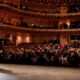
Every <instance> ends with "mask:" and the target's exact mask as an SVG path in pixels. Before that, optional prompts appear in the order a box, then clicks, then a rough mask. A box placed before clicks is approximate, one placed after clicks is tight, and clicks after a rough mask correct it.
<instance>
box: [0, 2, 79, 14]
mask: <svg viewBox="0 0 80 80" xmlns="http://www.w3.org/2000/svg"><path fill="white" fill-rule="evenodd" d="M0 3H1V4H7V5H9V6H11V7H15V8H19V9H22V10H24V11H31V12H38V13H45V14H60V13H77V12H80V1H79V0H0Z"/></svg>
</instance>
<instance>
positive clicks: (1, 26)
mask: <svg viewBox="0 0 80 80" xmlns="http://www.w3.org/2000/svg"><path fill="white" fill-rule="evenodd" d="M0 30H8V31H16V32H54V33H80V28H79V29H46V28H45V29H40V28H31V26H29V27H26V28H22V27H18V26H12V25H6V24H0Z"/></svg>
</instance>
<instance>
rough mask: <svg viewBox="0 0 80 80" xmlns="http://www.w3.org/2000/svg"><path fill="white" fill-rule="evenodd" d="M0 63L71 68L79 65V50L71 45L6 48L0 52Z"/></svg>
mask: <svg viewBox="0 0 80 80" xmlns="http://www.w3.org/2000/svg"><path fill="white" fill-rule="evenodd" d="M0 62H1V63H11V64H12V63H14V64H31V65H48V66H49V65H50V66H72V67H76V66H79V65H80V49H79V48H74V47H73V46H71V45H66V46H64V47H61V45H60V44H53V43H47V44H36V45H30V46H28V47H17V48H12V47H6V48H3V49H2V50H0Z"/></svg>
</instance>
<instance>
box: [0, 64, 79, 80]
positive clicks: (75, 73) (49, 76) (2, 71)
mask: <svg viewBox="0 0 80 80" xmlns="http://www.w3.org/2000/svg"><path fill="white" fill-rule="evenodd" d="M0 80H80V68H71V67H70V68H69V67H54V66H32V65H13V64H0Z"/></svg>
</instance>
